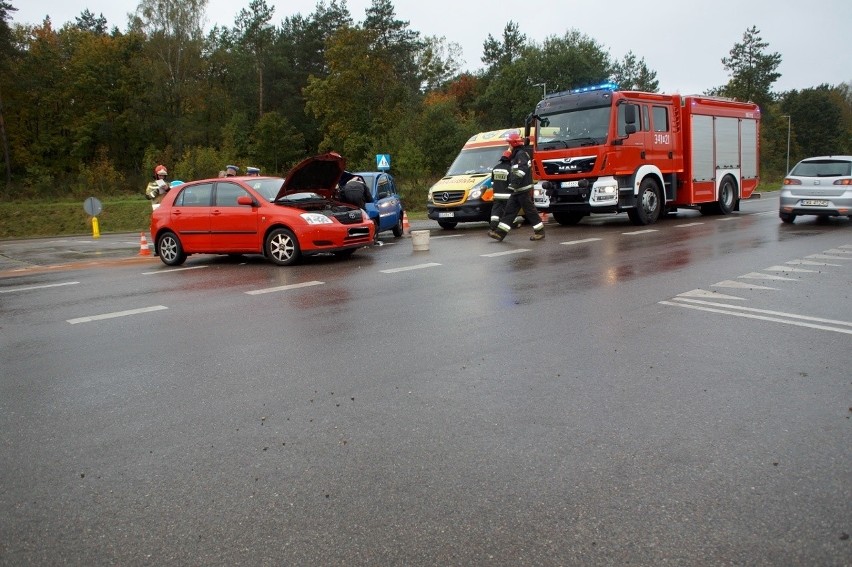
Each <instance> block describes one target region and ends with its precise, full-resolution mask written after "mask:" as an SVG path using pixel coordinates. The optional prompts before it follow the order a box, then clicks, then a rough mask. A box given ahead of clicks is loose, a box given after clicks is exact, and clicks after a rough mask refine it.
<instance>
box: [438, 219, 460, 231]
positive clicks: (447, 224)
mask: <svg viewBox="0 0 852 567" xmlns="http://www.w3.org/2000/svg"><path fill="white" fill-rule="evenodd" d="M457 224H459V223H457V222H450V221H443V220H439V221H438V226H440V227H441V228H446V229H447V230H452V229H454V228H455V227H456V225H457Z"/></svg>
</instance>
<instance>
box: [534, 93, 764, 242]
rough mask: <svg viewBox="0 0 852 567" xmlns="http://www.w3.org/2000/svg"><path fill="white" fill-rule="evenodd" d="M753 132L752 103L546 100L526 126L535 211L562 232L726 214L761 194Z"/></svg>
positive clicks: (614, 97) (663, 97)
mask: <svg viewBox="0 0 852 567" xmlns="http://www.w3.org/2000/svg"><path fill="white" fill-rule="evenodd" d="M759 126H760V109H759V108H758V106H757V105H756V104H752V103H742V102H736V101H733V100H730V99H723V98H718V97H707V96H698V95H694V96H681V95H678V94H656V93H646V92H638V91H618V90H615V87H614V85H609V84H608V85H601V86H599V87H591V88H587V89H578V90H574V91H567V92H561V93H554V94H550V95H547V96H546V97H545V98H544V99H543V100H542V101H541V102H539V103H538V105H537V106H536V109H535V113H534V114H532V115H530V117H529V119H528V120H527V127H528V129H527V132H528V133H529V132H530V129H531V128H532V127H535V132H534V136H533V139H532V140H531V141H530V142H531V144H532V145H533V171H534V173H533V175H534V177H535V178H536V179H539V180H542V181H545V183H543V184H542V185H543V188H544V193H541V192H539V193H538V194H537V196H536V205H537V206H538V207H539V208H540V209H543V210H545V211H547V212H549V213H551V214H552V215H553V217H554V219H556V221H557V222H559V223H560V224H566V225H568V224H576V223H578V222H580V220H582V218H583V217H585V216H587V215H590V214H594V213H618V212H627V214H628V215H629V217H630V219H631V221H633V223H634V224H637V225H646V224H651V223H654V222H656V221H657V220H658V219H659V218H660V216H661V215H662V214H664V213H665V212H666V211H674V210H677V208H678V207H696V208H700V210H701V212H702V213H707V214H709V213H717V214H728V213H730V212H732V211H735V210H739V200H740V199H746V198H748V197H750V196H751V194H752V192H753V191H754V190H755V188H756V187H757V184H758V181H759V176H758V156H759V146H758V144H759ZM528 135H529V134H528Z"/></svg>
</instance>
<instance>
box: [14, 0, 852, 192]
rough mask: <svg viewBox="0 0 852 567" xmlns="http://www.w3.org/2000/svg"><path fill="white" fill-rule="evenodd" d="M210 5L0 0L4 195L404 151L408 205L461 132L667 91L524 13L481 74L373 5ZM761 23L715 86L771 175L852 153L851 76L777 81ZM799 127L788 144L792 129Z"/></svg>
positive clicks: (114, 187)
mask: <svg viewBox="0 0 852 567" xmlns="http://www.w3.org/2000/svg"><path fill="white" fill-rule="evenodd" d="M206 8H207V0H140V1H139V4H138V6H137V8H136V11H135V12H134V13H133V14H131V15H129V18H128V22H127V24H126V28H125V29H124V30H123V31H122V30H119V28H118V27H117V26H114V25H113V26H112V27H111V28H110V27H109V26H108V22H107V21H106V20H105V18H104V17H103V15H99V16H96V15H94V14H92V13H91V12H89V11H88V10H84V11H83V12H82V13H81V14H80V16H79V17H77V18H76V19H75V22H73V23H70V22H69V23H66V24H64V25H62V27H61V28H59V29H58V30H57V29H55V28H54V25H53V23H52V22H51V21H50V19H49V18H47V19H45V20H44V21H43V22H42V23H41V24H39V25H21V24H17V23H13V17H14V12H15V11H16V9H15V7H14V6H13V3H12V2H11V1H10V0H0V143H2V146H3V148H2V150H3V151H2V154H0V159H2V163H3V177H2V179H3V180H4V183H3V184H2V188H3V189H2V197H3V198H4V199H9V198H12V197H13V196H14V197H15V198H22V197H33V198H57V197H65V196H80V195H89V194H92V193H95V194H106V195H110V194H121V193H139V194H140V195H141V192H142V189H141V187H143V186H144V184H145V182H146V181H147V180H148V179H149V178H150V176H151V173H152V171H153V167H154V166H155V165H156V164H158V163H163V164H166V166H167V167H168V169H169V173H170V178H177V179H184V180H188V179H197V178H202V177H209V176H215V175H216V174H217V173H218V171H220V170H221V169H222V168H223V167H224V165H225V164H227V163H237V164H240V165H241V166H243V167H245V166H256V167H260V168H261V169H262V170H263V172H264V173H269V174H283V173H285V172H286V171H287V170H288V169H289V167H291V166H292V165H293V164H295V163H296V162H298V161H299V160H300V159H302V158H304V157H306V156H309V155H313V154H316V153H318V152H322V151H337V152H338V153H340V154H342V155H343V156H344V157H346V158H347V161H348V167H349V168H351V169H365V170H370V169H374V168H375V155H376V154H380V153H381V154H385V153H389V154H391V155H392V166H393V172H394V173H395V174H396V175H397V177H398V178H399V179H400V181H401V185H402V186H404V187H408V188H409V191H410V192H411V193H410V195H409V196H410V197H411V198H410V199H409V201H412V199H413V202H409V203H408V205H409V206H412V205H413V206H415V207H416V206H417V205H419V204H420V201H423V200H424V199H425V190H426V188H427V187H428V186H429V185H430V184H431V182H433V181H434V180H435V179H436V178H437V177H439V176H441V175H442V174H443V173H444V172H445V171H446V168H447V167H448V166H449V164H450V163H451V162H452V160H453V158H454V157H455V155H456V153H457V152H458V150H459V148H460V147H461V145H462V144H463V143H464V141H465V140H466V139H467V138H468V137H470V135H472V134H473V133H476V132H478V131H483V130H490V129H499V128H505V127H512V126H521V125H522V124H523V120H524V118H525V117H526V116H527V115H528V114H529V113H530V111H531V110H532V109H533V108H534V107H535V104H536V103H537V102H538V100H539V99H540V97H541V94H542V91H541V89H540V88H539V87H540V86H541V85H547V87H548V90H549V91H553V90H565V89H568V88H572V87H575V86H583V85H589V84H595V83H601V82H605V81H608V80H612V81H614V82H616V83H618V84H619V85H620V87H621V88H624V89H637V90H646V91H651V92H656V91H657V90H658V81H657V79H656V72H655V71H653V70H652V69H650V68H649V67H648V65H647V64H646V63H645V61H644V59H642V58H639V57H637V56H636V55H635V54H634V53H632V52H628V53H627V54H625V55H624V56H623V57H622V58H621V59H615V58H613V57H612V56H610V54H609V50H608V49H607V48H606V47H605V46H604V45H602V44H601V43H599V42H598V41H596V40H595V39H593V38H591V37H589V36H587V35H586V34H584V33H582V32H580V31H579V30H576V29H569V30H567V31H566V32H565V33H564V34H563V35H561V36H550V37H546V38H544V39H542V40H541V41H536V40H532V39H530V38H529V37H528V36H527V35H526V34H524V33H522V32H521V30H520V28H519V26H518V24H516V23H515V22H513V21H509V22H508V23H506V25H505V27H504V29H503V33H502V35H501V36H499V37H493V36H492V35H490V34H489V36H488V37H487V39H486V41H485V42H484V44H483V51H482V57H481V60H482V63H483V66H482V68H481V70H479V71H476V72H466V71H461V62H460V59H459V56H460V53H461V50H460V47H459V46H458V44H456V43H453V42H452V41H448V40H447V39H446V38H445V37H437V36H424V35H423V34H421V33H420V32H418V31H416V30H414V29H412V28H411V26H410V25H409V23H408V22H406V21H401V20H399V19H398V18H397V16H396V13H395V9H394V6H393V4H392V2H391V0H373V1H372V4H371V5H370V7H369V8H367V9H366V11H365V14H364V17H363V19H362V20H360V21H356V20H355V19H354V18H353V16H352V14H351V13H350V12H349V10H348V7H347V4H346V0H340V1H338V0H320V1H319V2H318V3H317V4H316V7H315V10H314V11H313V12H312V13H311V14H309V15H307V16H302V15H301V14H296V15H290V16H286V17H284V18H283V19H282V20H279V21H278V23H275V9H274V7H271V6H269V5H268V4H267V2H266V0H250V1H249V4H248V6H247V7H246V8H243V9H242V10H240V12H239V13H238V14H237V16H236V17H235V21H234V24H233V26H229V27H225V26H218V25H217V26H215V27H213V28H212V29H211V30H209V31H207V32H205V30H204V26H203V23H204V18H205V13H206ZM768 47H769V46H768V44H766V43H765V42H763V41H762V39H761V38H760V32H759V30H758V28H757V27H751V28H749V29H747V30H746V31H745V33H744V34H743V41H742V42H741V43H737V44H735V45H734V46H733V48H732V49H731V51H730V53H729V54H728V56H727V57H723V58H722V63H723V65H724V66H725V68H726V69H727V70H728V71H729V76H730V80H729V82H728V83H727V84H725V85H720V86H718V87H717V88H714V89H711V90H710V91H708V93H706V94H713V95H720V96H729V97H734V98H737V99H740V100H752V101H754V102H757V103H758V104H760V106H761V109H762V116H763V123H762V124H763V125H762V132H761V166H762V171H763V177H766V176H767V175H770V176H771V175H775V176H781V175H783V173H784V171H785V168H786V163H787V159H788V151H787V148H788V139H789V148H790V149H789V160H790V164H791V165H792V163H795V161H796V160H798V159H800V158H802V157H806V156H809V155H818V154H824V153H835V154H838V153H850V152H852V135H850V134H852V92H850V85H849V83H843V84H840V85H837V86H832V85H829V84H823V85H817V86H814V87H813V88H808V89H804V90H801V91H796V90H793V91H789V92H783V93H777V92H774V91H773V89H772V85H773V84H774V82H775V81H776V80H777V79H778V78H779V77H780V74H779V73H778V72H777V68H778V65H779V64H780V62H781V55H780V54H778V53H771V52H768V51H767V49H768ZM788 134H789V138H788Z"/></svg>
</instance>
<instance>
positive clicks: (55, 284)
mask: <svg viewBox="0 0 852 567" xmlns="http://www.w3.org/2000/svg"><path fill="white" fill-rule="evenodd" d="M78 283H80V282H62V283H54V284H44V285H31V286H29V287H14V288H12V289H0V293H13V292H16V291H30V290H31V289H45V288H48V287H60V286H63V285H75V284H78Z"/></svg>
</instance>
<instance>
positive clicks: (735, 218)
mask: <svg viewBox="0 0 852 567" xmlns="http://www.w3.org/2000/svg"><path fill="white" fill-rule="evenodd" d="M716 220H717V221H720V222H725V221H730V220H737V217H722V218H720V219H716Z"/></svg>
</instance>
